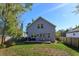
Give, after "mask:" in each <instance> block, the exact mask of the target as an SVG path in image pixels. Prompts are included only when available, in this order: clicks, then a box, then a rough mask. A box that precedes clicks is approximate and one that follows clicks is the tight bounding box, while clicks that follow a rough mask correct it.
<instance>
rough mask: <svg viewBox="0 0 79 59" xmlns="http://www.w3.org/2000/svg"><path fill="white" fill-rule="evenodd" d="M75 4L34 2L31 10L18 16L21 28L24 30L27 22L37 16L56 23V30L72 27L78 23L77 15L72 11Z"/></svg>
mask: <svg viewBox="0 0 79 59" xmlns="http://www.w3.org/2000/svg"><path fill="white" fill-rule="evenodd" d="M76 5H77V4H75V3H35V4H33V5H32V9H31V10H29V11H28V12H24V13H23V14H22V15H21V16H20V20H21V22H23V27H24V28H23V30H24V31H26V26H27V24H28V23H31V22H32V19H34V20H36V19H37V18H38V17H39V16H41V17H43V18H45V19H46V20H47V21H49V22H50V23H52V24H54V25H56V31H57V30H61V29H69V28H73V27H75V26H76V25H78V24H79V15H78V14H75V13H72V12H73V11H74V10H75V6H76Z"/></svg>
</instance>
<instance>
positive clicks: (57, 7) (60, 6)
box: [39, 3, 68, 15]
mask: <svg viewBox="0 0 79 59" xmlns="http://www.w3.org/2000/svg"><path fill="white" fill-rule="evenodd" d="M66 5H68V3H65V4H64V3H63V4H60V5H58V6H56V7H53V8H50V9H48V10H46V11H44V12H42V13H40V14H39V15H44V14H47V13H49V12H51V11H55V10H57V9H59V8H62V7H64V6H66Z"/></svg>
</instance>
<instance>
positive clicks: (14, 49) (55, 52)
mask: <svg viewBox="0 0 79 59" xmlns="http://www.w3.org/2000/svg"><path fill="white" fill-rule="evenodd" d="M0 55H15V56H16V55H19V56H79V52H78V51H76V50H74V49H72V48H70V47H68V46H66V45H64V44H62V43H51V44H43V43H42V44H23V45H15V46H11V47H9V48H3V49H0Z"/></svg>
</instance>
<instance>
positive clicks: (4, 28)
mask: <svg viewBox="0 0 79 59" xmlns="http://www.w3.org/2000/svg"><path fill="white" fill-rule="evenodd" d="M5 30H6V23H5V24H4V27H3V30H2V41H1V45H3V44H4V42H5Z"/></svg>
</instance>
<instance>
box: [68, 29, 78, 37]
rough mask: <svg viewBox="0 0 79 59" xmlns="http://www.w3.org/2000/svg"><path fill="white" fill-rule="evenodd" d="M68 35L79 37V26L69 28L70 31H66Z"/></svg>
mask: <svg viewBox="0 0 79 59" xmlns="http://www.w3.org/2000/svg"><path fill="white" fill-rule="evenodd" d="M66 37H74V38H79V28H76V29H72V30H69V31H68V32H67V33H66Z"/></svg>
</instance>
